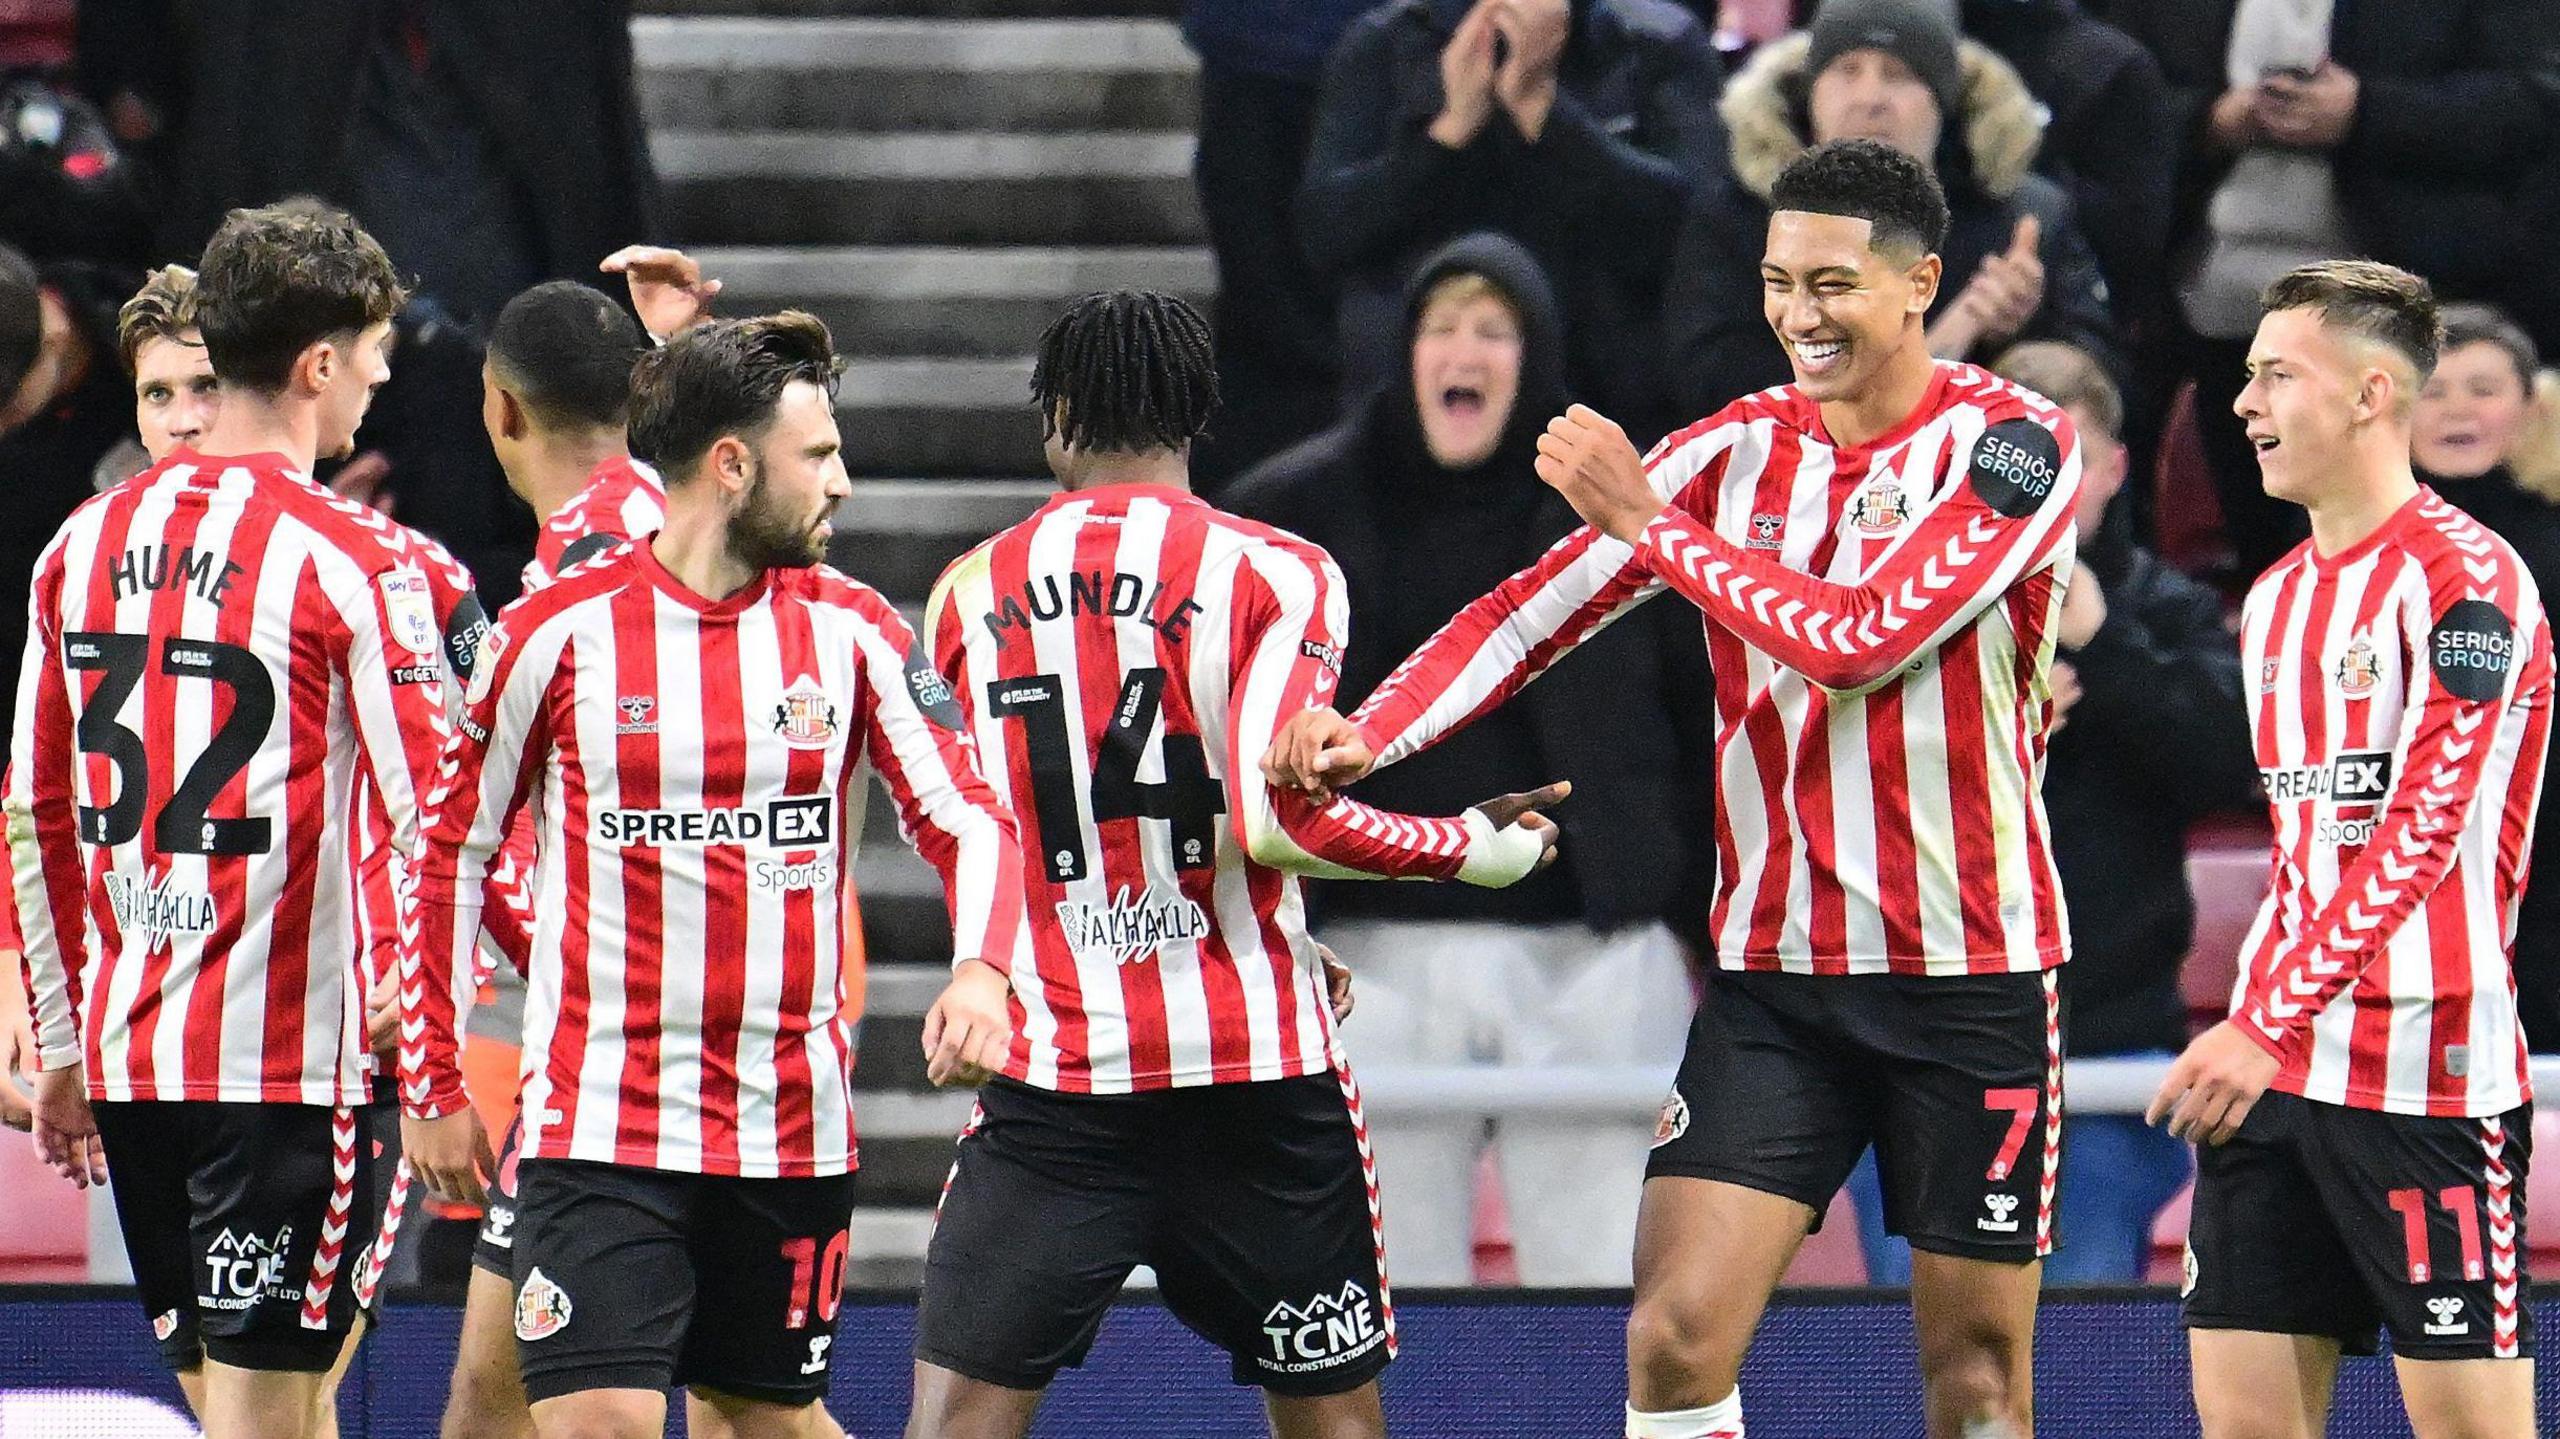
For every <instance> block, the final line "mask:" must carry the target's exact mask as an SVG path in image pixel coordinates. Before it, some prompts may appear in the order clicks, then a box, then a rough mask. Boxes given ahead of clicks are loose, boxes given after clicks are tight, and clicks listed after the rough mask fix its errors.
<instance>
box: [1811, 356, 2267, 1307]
mask: <svg viewBox="0 0 2560 1439" xmlns="http://www.w3.org/2000/svg"><path fill="white" fill-rule="evenodd" d="M1993 368H1995V369H1996V370H1997V371H1998V372H1999V373H2000V374H2002V375H2004V376H2006V377H2008V378H2009V379H2012V380H2015V381H2017V382H2018V383H2019V384H2022V385H2025V386H2026V387H2027V388H2029V389H2031V390H2034V391H2036V392H2037V393H2039V394H2042V395H2044V396H2046V397H2047V398H2049V399H2051V400H2052V401H2053V402H2054V403H2056V404H2058V405H2060V406H2061V407H2062V408H2063V410H2064V412H2065V413H2067V414H2069V415H2070V416H2071V421H2072V424H2073V426H2074V427H2075V428H2077V429H2078V430H2079V432H2080V457H2081V472H2080V495H2079V508H2078V512H2077V514H2076V516H2075V518H2076V520H2077V522H2078V524H2079V527H2080V564H2079V567H2078V568H2077V569H2076V570H2075V571H2074V572H2073V574H2072V579H2071V588H2070V590H2069V591H2068V593H2067V594H2066V597H2065V599H2064V602H2063V612H2062V621H2061V624H2060V627H2059V633H2058V638H2059V649H2058V651H2057V654H2056V657H2055V660H2054V667H2053V668H2054V676H2053V686H2054V714H2055V726H2056V729H2055V733H2054V736H2053V741H2052V746H2051V748H2050V749H2049V750H2048V751H2047V758H2046V763H2045V775H2044V803H2045V815H2046V818H2047V820H2048V822H2049V823H2050V824H2051V825H2052V833H2053V863H2054V868H2055V869H2056V870H2058V871H2059V872H2060V873H2061V875H2062V896H2063V903H2064V906H2065V909H2066V911H2067V912H2068V913H2069V914H2070V916H2071V962H2070V963H2069V964H2066V965H2064V966H2063V967H2062V1002H2063V1015H2064V1023H2063V1037H2064V1043H2065V1045H2066V1046H2067V1052H2068V1053H2069V1054H2070V1055H2072V1056H2073V1057H2076V1058H2095V1057H2098V1056H2112V1057H2122V1058H2157V1059H2160V1060H2163V1061H2166V1060H2168V1059H2171V1058H2173V1057H2175V1056H2176V1055H2177V1053H2178V1052H2179V1051H2180V1050H2181V1049H2184V1048H2185V1047H2186V1042H2187V1008H2186V1001H2185V999H2184V998H2183V996H2182V994H2181V992H2180V989H2179V971H2180V969H2181V968H2182V966H2183V964H2184V962H2185V959H2186V955H2187V950H2188V947H2189V946H2190V945H2191V944H2192V943H2193V942H2194V939H2195V923H2196V905H2195V895H2194V892H2193V891H2192V890H2190V889H2189V887H2188V884H2187V829H2188V827H2189V826H2190V825H2192V824H2193V823H2194V822H2195V821H2196V820H2198V819H2201V818H2204V817H2206V816H2208V815H2211V814H2214V813H2217V812H2220V811H2224V810H2238V809H2244V808H2246V807H2247V806H2249V805H2250V804H2251V802H2252V801H2253V799H2254V797H2255V795H2256V792H2257V783H2258V770H2257V755H2256V751H2255V749H2254V747H2253V746H2252V744H2251V740H2250V733H2249V715H2248V704H2247V699H2246V696H2245V695H2244V694H2243V692H2242V690H2241V687H2240V686H2241V673H2240V642H2239V639H2238V637H2237V636H2236V635H2234V634H2233V633H2232V630H2231V627H2230V626H2229V625H2228V624H2227V623H2225V621H2224V617H2223V606H2222V599H2221V596H2220V595H2219V594H2217V593H2216V592H2215V591H2213V590H2212V589H2210V588H2208V587H2207V586H2205V585H2203V584H2200V583H2198V582H2197V581H2195V580H2191V579H2189V578H2187V577H2186V576H2185V575H2182V574H2180V573H2179V572H2178V571H2177V570H2175V569H2174V568H2172V567H2170V566H2169V565H2168V564H2167V563H2165V562H2164V561H2162V560H2161V559H2160V557H2159V556H2157V555H2154V554H2152V553H2151V552H2150V551H2148V550H2145V549H2143V548H2142V547H2141V546H2140V545H2138V544H2136V543H2134V541H2133V537H2132V533H2131V531H2132V526H2131V525H2130V524H2129V523H2128V520H2129V515H2128V513H2127V511H2126V510H2125V508H2124V507H2123V506H2120V505H2112V504H2111V503H2110V502H2111V501H2112V500H2113V499H2114V498H2115V496H2116V495H2117V493H2118V492H2119V491H2120V490H2121V489H2122V488H2123V485H2124V480H2125V474H2126V450H2125V445H2124V441H2123V440H2122V439H2121V438H2120V432H2121V427H2122V425H2123V422H2124V402H2123V399H2122V397H2121V395H2120V394H2119V392H2118V391H2117V390H2116V387H2115V385H2114V383H2113V382H2112V381H2111V380H2109V379H2108V377H2107V374H2106V371H2105V370H2103V369H2102V368H2100V367H2099V365H2098V364H2097V363H2096V361H2095V360H2093V359H2092V358H2091V357H2089V356H2088V355H2086V354H2083V353H2081V352H2080V351H2077V350H2074V349H2072V348H2071V347H2070V346H2068V345H2059V344H2050V343H2029V344H2024V345H2019V346H2016V347H2014V348H2012V349H2011V350H2009V351H2008V352H2007V353H2006V354H2004V355H2002V356H2001V357H2000V359H1999V361H1998V363H1997V364H1996V365H1995V366H1994V367H1993ZM2062 1150H2063V1153H2064V1154H2065V1155H2067V1156H2068V1157H2069V1158H2068V1162H2067V1163H2065V1164H2064V1165H2063V1168H2062V1181H2061V1186H2060V1191H2059V1194H2058V1196H2057V1203H2058V1204H2059V1206H2060V1207H2059V1210H2058V1212H2057V1215H2056V1223H2057V1227H2058V1228H2059V1230H2060V1234H2061V1240H2060V1242H2059V1243H2058V1244H2057V1245H2056V1247H2055V1249H2054V1252H2053V1253H2052V1254H2051V1255H2050V1256H2049V1257H2047V1258H2046V1260H2045V1261H2044V1282H2046V1283H2048V1284H2136V1283H2140V1282H2141V1281H2142V1279H2143V1276H2144V1273H2145V1271H2146V1270H2147V1269H2148V1268H2149V1259H2150V1250H2151V1227H2152V1223H2153V1221H2154V1220H2155V1219H2157V1218H2158V1216H2159V1213H2160V1210H2161V1208H2162V1207H2163V1206H2164V1205H2166V1204H2167V1203H2168V1202H2169V1201H2170V1200H2171V1199H2173V1198H2175V1197H2176V1195H2177V1193H2178V1191H2179V1189H2181V1188H2182V1187H2184V1186H2185V1184H2186V1182H2187V1179H2188V1176H2189V1174H2190V1172H2191V1165H2190V1160H2189V1154H2188V1149H2187V1146H2186V1145H2185V1144H2183V1143H2181V1142H2179V1141H2178V1140H2175V1139H2172V1138H2170V1137H2169V1136H2168V1135H2167V1134H2166V1133H2165V1132H2163V1131H2160V1130H2156V1129H2152V1128H2150V1127H2149V1126H2147V1125H2145V1124H2144V1123H2143V1122H2142V1116H2141V1115H2139V1114H2073V1115H2071V1116H2070V1117H2068V1118H2067V1119H2065V1120H2064V1121H2063V1138H2062ZM1857 1184H1858V1186H1859V1187H1858V1188H1857V1189H1855V1190H1854V1191H1853V1193H1854V1194H1855V1197H1856V1198H1857V1199H1858V1204H1859V1222H1860V1229H1859V1238H1860V1241H1861V1243H1862V1245H1863V1246H1864V1247H1865V1249H1866V1251H1867V1256H1868V1259H1867V1264H1868V1277H1869V1278H1870V1279H1871V1280H1874V1281H1875V1282H1878V1283H1898V1282H1907V1279H1908V1275H1909V1271H1910V1262H1911V1261H1910V1254H1909V1250H1908V1249H1907V1248H1904V1247H1902V1246H1901V1241H1899V1240H1889V1239H1888V1236H1886V1235H1885V1233H1884V1226H1883V1220H1882V1214H1881V1210H1882V1200H1881V1196H1880V1194H1878V1193H1877V1192H1876V1191H1875V1190H1874V1189H1873V1187H1872V1185H1873V1181H1872V1180H1871V1179H1868V1178H1866V1177H1864V1174H1863V1173H1862V1175H1861V1177H1860V1179H1859V1180H1858V1181H1857Z"/></svg>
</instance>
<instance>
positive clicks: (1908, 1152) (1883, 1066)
mask: <svg viewBox="0 0 2560 1439" xmlns="http://www.w3.org/2000/svg"><path fill="white" fill-rule="evenodd" d="M1835 983H1836V984H1837V985H1838V987H1839V991H1840V998H1841V1005H1842V1013H1843V1027H1844V1028H1845V1029H1847V1030H1848V1031H1849V1036H1850V1041H1851V1042H1852V1043H1853V1044H1855V1045H1856V1046H1857V1048H1858V1050H1859V1052H1860V1053H1861V1054H1863V1055H1865V1056H1866V1057H1867V1059H1868V1061H1869V1064H1870V1065H1871V1069H1870V1071H1869V1072H1870V1076H1871V1080H1872V1082H1873V1083H1874V1084H1875V1085H1876V1087H1877V1094H1878V1102H1879V1104H1880V1106H1881V1108H1882V1112H1883V1119H1882V1121H1881V1123H1880V1124H1879V1125H1878V1126H1877V1134H1876V1178H1877V1181H1878V1183H1879V1185H1880V1186H1881V1187H1882V1189H1883V1191H1884V1218H1885V1227H1886V1229H1887V1230H1888V1231H1890V1232H1892V1233H1895V1234H1899V1235H1902V1236H1903V1237H1904V1238H1906V1239H1909V1240H1910V1241H1911V1247H1912V1248H1913V1249H1915V1250H1919V1251H1922V1252H1926V1253H1932V1254H1943V1255H1952V1256H1955V1257H1957V1258H1965V1259H1981V1260H1988V1261H1992V1262H1995V1263H2007V1264H2026V1263H2030V1262H2032V1261H2033V1260H2035V1259H2038V1258H2040V1257H2042V1256H2043V1255H2044V1254H2045V1252H2046V1251H2047V1250H2049V1249H2050V1248H2051V1247H2052V1234H2053V1196H2054V1189H2053V1184H2052V1180H2053V1178H2054V1176H2055V1174H2056V1172H2057V1169H2058V1165H2059V1163H2060V1158H2061V1146H2062V1113H2061V1103H2062V1094H2061V1089H2062V1052H2061V1047H2060V1045H2061V1036H2060V1031H2059V1029H2058V1028H2057V1027H2056V1026H2057V1024H2058V1007H2057V1006H2058V1002H2057V999H2056V994H2055V987H2054V976H2053V974H2052V973H2051V972H2050V971H2048V972H2046V973H2043V974H1978V975H1977V974H1968V975H1945V976H1938V975H1929V976H1921V975H1851V976H1848V977H1846V978H1845V979H1842V980H1839V981H1836V982H1835Z"/></svg>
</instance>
